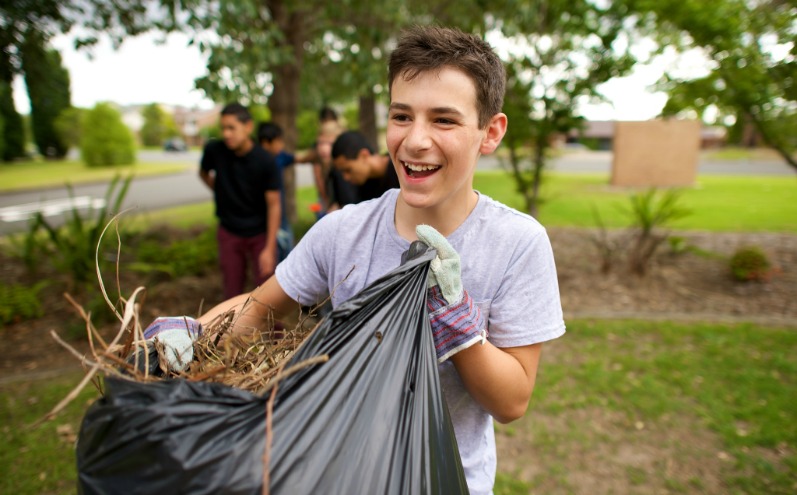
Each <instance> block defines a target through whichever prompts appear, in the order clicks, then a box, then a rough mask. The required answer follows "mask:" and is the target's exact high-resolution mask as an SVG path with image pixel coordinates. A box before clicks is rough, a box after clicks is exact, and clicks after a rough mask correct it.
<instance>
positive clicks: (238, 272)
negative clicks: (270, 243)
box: [216, 225, 271, 299]
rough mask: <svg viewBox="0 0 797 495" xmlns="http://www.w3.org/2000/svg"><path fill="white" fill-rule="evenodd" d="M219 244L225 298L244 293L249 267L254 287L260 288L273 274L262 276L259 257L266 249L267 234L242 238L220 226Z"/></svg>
mask: <svg viewBox="0 0 797 495" xmlns="http://www.w3.org/2000/svg"><path fill="white" fill-rule="evenodd" d="M216 238H217V240H218V242H219V264H220V265H221V275H222V279H223V283H224V298H225V299H229V298H231V297H234V296H237V295H239V294H243V293H244V289H245V287H246V269H247V265H248V266H249V267H250V268H251V270H252V279H253V280H254V285H255V286H258V285H260V284H262V283H263V282H265V281H266V279H268V277H269V276H271V274H270V273H269V274H266V276H261V275H260V266H259V261H258V260H259V257H260V253H261V252H262V251H263V248H265V247H266V234H265V233H263V234H259V235H256V236H253V237H240V236H237V235H235V234H233V233H232V232H230V231H229V230H226V229H225V228H224V227H222V226H221V225H219V230H218V232H217V233H216Z"/></svg>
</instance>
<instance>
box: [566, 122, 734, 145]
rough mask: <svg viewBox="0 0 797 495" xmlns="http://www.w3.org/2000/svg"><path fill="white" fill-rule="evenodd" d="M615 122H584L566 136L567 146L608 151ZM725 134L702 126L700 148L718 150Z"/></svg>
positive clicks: (612, 141) (716, 127) (719, 127)
mask: <svg viewBox="0 0 797 495" xmlns="http://www.w3.org/2000/svg"><path fill="white" fill-rule="evenodd" d="M614 129H615V121H613V120H590V121H586V122H584V127H583V128H582V129H574V130H572V131H570V132H569V133H568V134H567V138H566V142H567V143H569V144H574V143H580V144H585V145H587V146H588V147H589V148H594V149H598V150H606V151H609V150H611V149H612V147H613V145H614ZM726 139H727V132H726V130H725V128H724V127H721V126H703V127H702V128H701V130H700V147H701V148H702V149H707V148H719V147H722V146H724V145H725V142H726Z"/></svg>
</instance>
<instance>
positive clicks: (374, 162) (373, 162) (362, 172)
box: [332, 131, 400, 201]
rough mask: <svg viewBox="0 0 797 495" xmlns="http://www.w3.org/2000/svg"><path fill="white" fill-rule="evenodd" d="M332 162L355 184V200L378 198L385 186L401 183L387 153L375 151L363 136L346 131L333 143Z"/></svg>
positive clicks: (391, 186)
mask: <svg viewBox="0 0 797 495" xmlns="http://www.w3.org/2000/svg"><path fill="white" fill-rule="evenodd" d="M332 163H333V165H334V166H335V168H336V169H337V170H338V172H340V173H341V175H342V176H343V179H344V180H346V181H348V182H351V183H352V184H354V185H356V186H357V199H358V201H367V200H369V199H374V198H378V197H379V196H381V195H382V194H384V193H385V191H387V190H388V189H393V188H398V187H400V184H399V179H398V175H397V174H396V169H395V168H394V167H393V162H391V161H390V156H389V155H378V154H376V153H375V152H374V150H373V149H372V148H371V145H370V144H368V140H367V139H366V138H365V136H364V135H363V134H362V133H360V132H357V131H346V132H344V133H343V134H341V135H340V136H338V138H337V139H336V140H335V144H333V145H332Z"/></svg>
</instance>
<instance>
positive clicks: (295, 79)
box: [265, 0, 307, 223]
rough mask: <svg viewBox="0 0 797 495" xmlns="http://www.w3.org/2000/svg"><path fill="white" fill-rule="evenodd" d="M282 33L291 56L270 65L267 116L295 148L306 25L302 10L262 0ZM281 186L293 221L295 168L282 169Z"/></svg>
mask: <svg viewBox="0 0 797 495" xmlns="http://www.w3.org/2000/svg"><path fill="white" fill-rule="evenodd" d="M265 3H266V4H267V5H268V7H269V9H270V11H271V13H272V16H273V18H274V21H275V22H276V23H277V25H278V26H279V27H280V31H282V33H283V34H284V36H285V43H286V45H287V46H289V47H290V49H291V51H292V53H293V60H292V61H290V62H288V63H285V64H282V65H279V66H277V67H274V68H273V70H272V71H271V75H272V77H273V84H274V90H273V91H272V93H271V96H270V97H269V99H268V109H269V110H270V111H271V119H272V120H273V121H274V122H275V123H276V124H277V125H279V126H280V127H282V130H283V133H284V137H285V147H286V148H287V149H289V150H291V151H295V150H296V143H297V141H298V130H297V129H296V116H297V114H298V113H299V93H300V82H301V76H302V65H303V63H304V43H305V41H306V36H307V33H306V29H305V24H304V20H303V16H304V15H305V14H306V13H302V12H296V11H291V12H289V11H288V9H286V7H285V4H284V3H283V2H282V1H281V0H277V1H266V2H265ZM282 180H283V189H284V191H285V210H286V213H287V216H288V221H289V222H291V223H295V222H296V221H297V219H298V216H297V213H296V169H295V166H294V167H288V168H286V169H285V171H284V173H283V177H282Z"/></svg>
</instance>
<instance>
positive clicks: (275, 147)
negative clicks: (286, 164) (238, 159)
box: [260, 138, 285, 156]
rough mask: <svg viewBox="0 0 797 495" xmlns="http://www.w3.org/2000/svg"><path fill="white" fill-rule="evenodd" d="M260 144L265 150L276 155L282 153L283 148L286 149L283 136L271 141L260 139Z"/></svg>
mask: <svg viewBox="0 0 797 495" xmlns="http://www.w3.org/2000/svg"><path fill="white" fill-rule="evenodd" d="M260 145H261V146H262V147H263V149H264V150H266V151H268V152H269V153H271V154H272V155H274V156H277V155H279V154H280V152H281V151H282V150H284V149H285V141H283V140H282V138H274V139H272V140H271V141H266V140H263V141H260Z"/></svg>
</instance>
